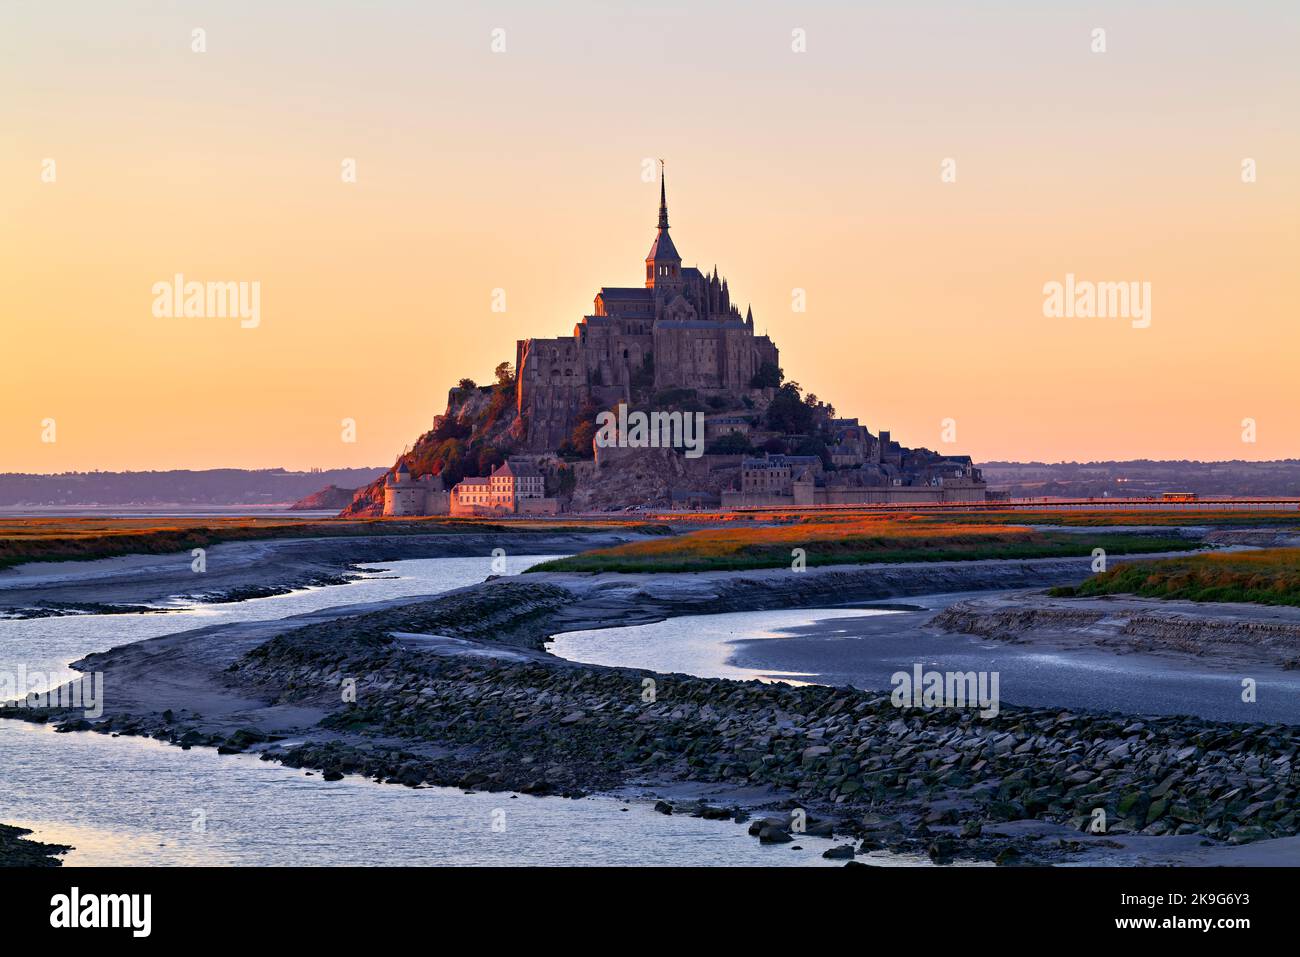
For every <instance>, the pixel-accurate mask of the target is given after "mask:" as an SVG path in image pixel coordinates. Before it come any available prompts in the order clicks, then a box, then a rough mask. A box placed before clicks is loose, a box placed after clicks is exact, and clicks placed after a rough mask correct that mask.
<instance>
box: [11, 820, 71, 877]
mask: <svg viewBox="0 0 1300 957" xmlns="http://www.w3.org/2000/svg"><path fill="white" fill-rule="evenodd" d="M31 833H32V832H31V829H30V828H25V827H14V826H13V825H11V824H0V867H61V866H62V865H63V862H62V861H61V860H59V858H58V855H60V854H66V853H67V852H68V851H70V850H72V848H70V847H68V846H67V845H64V844H42V843H41V842H40V841H33V840H31V839H30V838H29V837H27V835H28V834H31Z"/></svg>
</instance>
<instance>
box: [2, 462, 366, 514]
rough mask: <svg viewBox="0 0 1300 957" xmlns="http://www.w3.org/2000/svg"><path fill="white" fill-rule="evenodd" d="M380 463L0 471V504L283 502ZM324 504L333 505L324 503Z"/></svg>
mask: <svg viewBox="0 0 1300 957" xmlns="http://www.w3.org/2000/svg"><path fill="white" fill-rule="evenodd" d="M383 473H384V469H383V468H382V467H376V468H361V469H324V470H321V471H312V472H288V471H285V470H284V469H255V470H254V469H204V470H202V471H190V470H188V469H176V470H172V471H167V472H63V473H60V474H57V475H35V474H30V473H15V472H9V473H0V508H3V507H24V506H26V507H42V506H51V507H53V506H106V505H107V506H163V505H185V506H231V505H284V506H288V505H289V504H290V503H293V502H297V501H298V500H299V499H301V498H303V497H304V496H306V495H310V494H312V493H313V492H317V491H319V490H320V489H321V486H324V485H329V486H337V487H340V488H342V489H350V488H356V487H358V486H361V485H365V484H367V483H369V482H371V481H372V480H373V479H374V478H375V477H376V476H379V475H383ZM326 507H328V508H335V507H338V506H334V505H330V506H326Z"/></svg>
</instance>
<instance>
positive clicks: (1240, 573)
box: [1051, 548, 1300, 605]
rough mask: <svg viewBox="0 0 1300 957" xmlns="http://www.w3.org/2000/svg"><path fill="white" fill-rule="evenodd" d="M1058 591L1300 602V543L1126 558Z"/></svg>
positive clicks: (1056, 590)
mask: <svg viewBox="0 0 1300 957" xmlns="http://www.w3.org/2000/svg"><path fill="white" fill-rule="evenodd" d="M1051 594H1053V595H1055V596H1057V597H1074V596H1079V597H1088V596H1093V595H1119V594H1124V595H1139V596H1141V597H1143V598H1167V599H1182V600H1186V601H1207V602H1222V601H1240V602H1253V603H1255V604H1260V605H1300V548H1268V549H1261V550H1259V551H1252V552H1220V553H1218V554H1209V555H1188V556H1186V557H1181V558H1166V559H1160V560H1158V561H1147V562H1126V563H1125V564H1122V565H1117V566H1116V567H1114V568H1112V569H1110V570H1109V571H1107V572H1104V573H1102V574H1100V575H1096V576H1094V577H1092V578H1089V579H1088V580H1087V581H1085V582H1084V583H1083V584H1082V585H1079V586H1078V587H1068V588H1054V589H1052V590H1051Z"/></svg>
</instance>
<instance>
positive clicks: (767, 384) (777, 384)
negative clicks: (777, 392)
mask: <svg viewBox="0 0 1300 957" xmlns="http://www.w3.org/2000/svg"><path fill="white" fill-rule="evenodd" d="M784 378H785V370H784V369H780V368H778V367H777V366H776V365H775V364H774V363H771V362H764V363H763V364H762V365H761V366H759V367H758V371H757V372H755V373H754V377H753V378H752V379H750V380H749V387H750V388H751V389H779V388H781V381H782V380H783V379H784Z"/></svg>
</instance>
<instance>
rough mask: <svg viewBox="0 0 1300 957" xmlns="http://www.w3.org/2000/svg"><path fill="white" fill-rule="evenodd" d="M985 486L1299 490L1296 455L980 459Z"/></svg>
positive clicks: (1078, 492) (1086, 494) (1046, 492)
mask: <svg viewBox="0 0 1300 957" xmlns="http://www.w3.org/2000/svg"><path fill="white" fill-rule="evenodd" d="M980 470H981V471H982V472H983V473H984V479H985V481H987V482H988V483H989V488H990V489H1004V490H1006V491H1007V493H1008V494H1009V495H1010V496H1011V497H1012V498H1035V497H1038V496H1052V497H1064V498H1100V497H1102V496H1109V497H1111V498H1145V497H1148V496H1152V495H1159V494H1160V493H1161V492H1195V493H1196V494H1198V495H1200V496H1209V495H1234V496H1252V495H1254V496H1260V497H1265V498H1266V497H1275V496H1286V497H1294V496H1300V459H1276V460H1273V461H1269V462H1247V461H1242V460H1235V461H1227V462H1196V461H1189V460H1168V461H1159V460H1152V459H1134V460H1131V461H1126V462H1120V461H1111V462H1056V463H1052V464H1047V463H1043V462H982V463H980Z"/></svg>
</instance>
